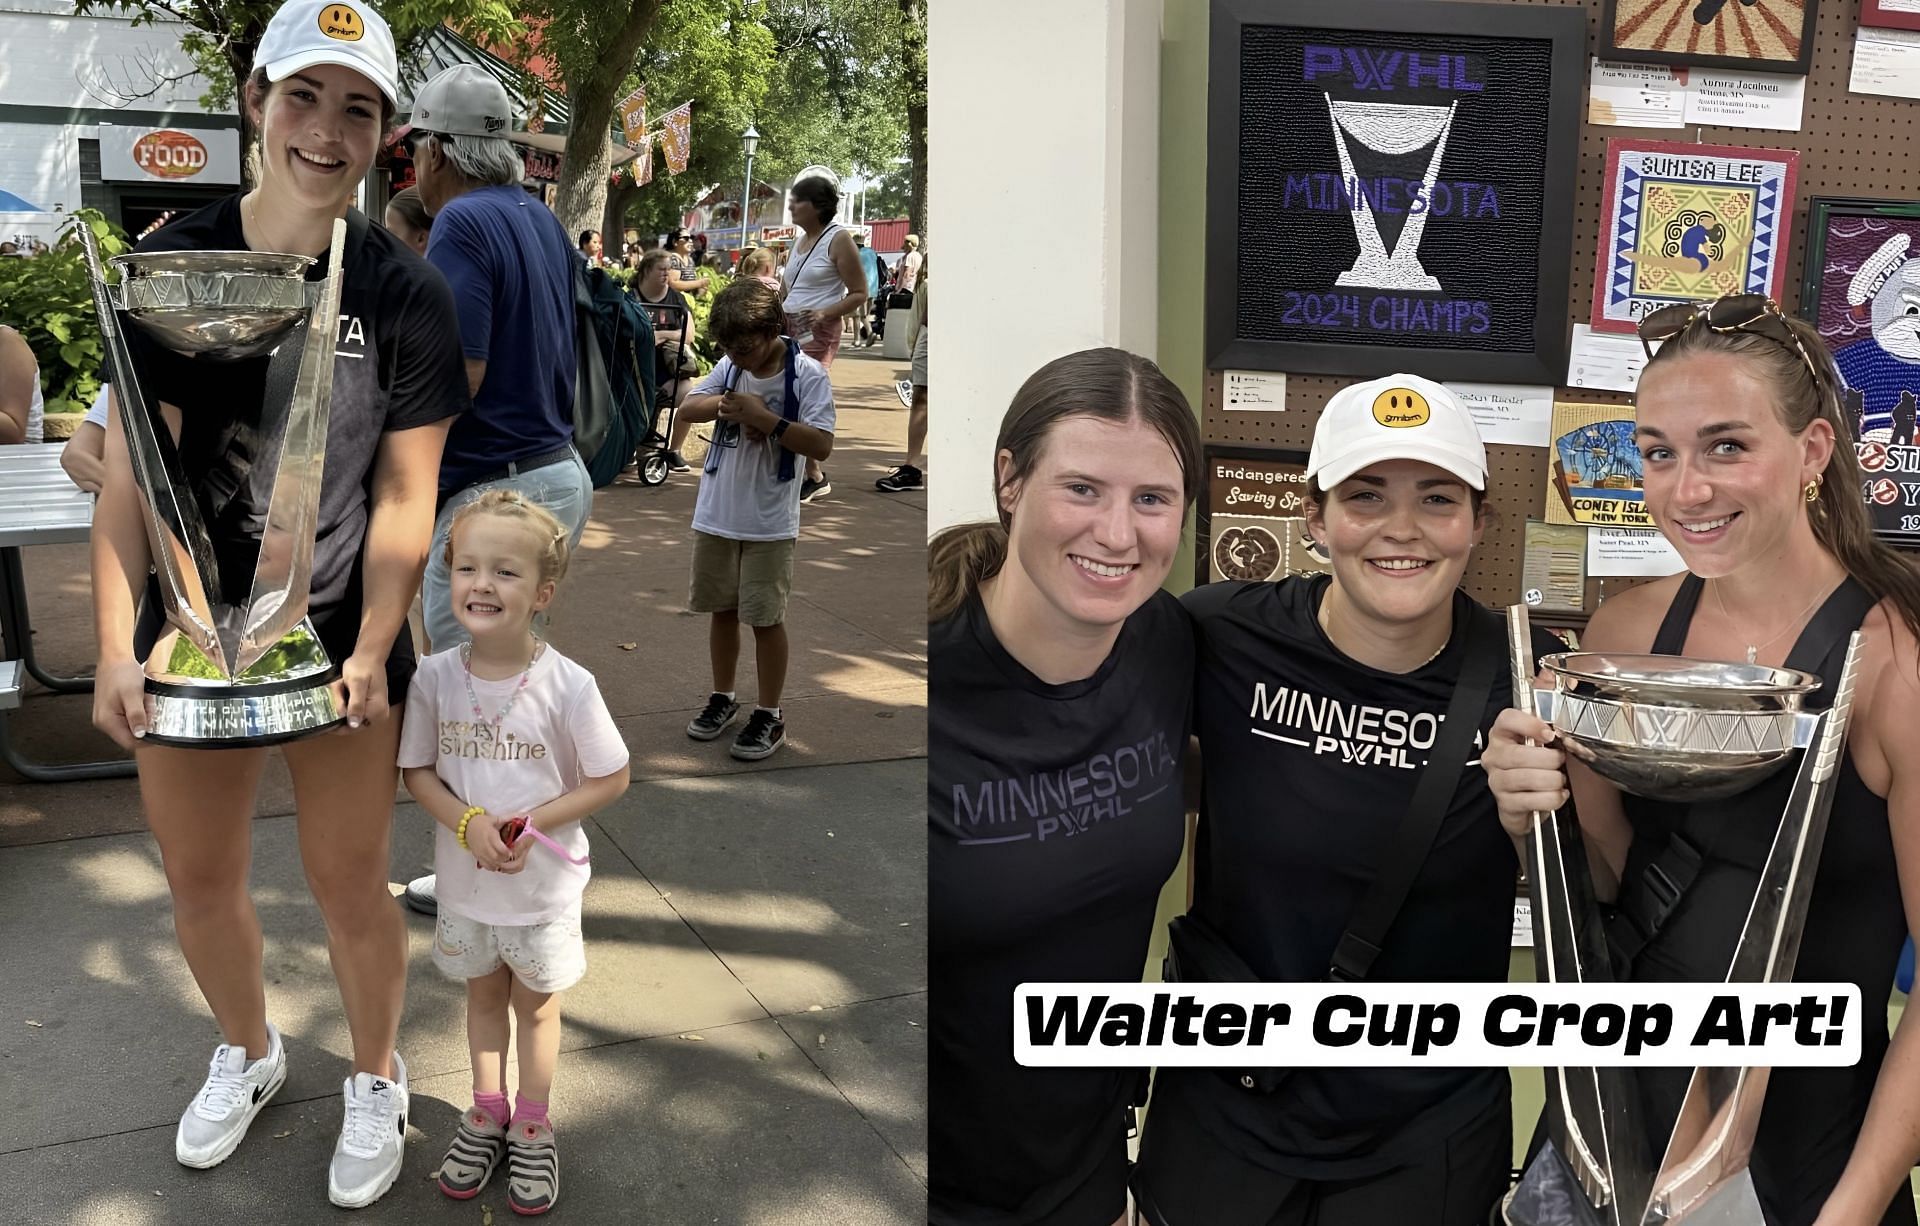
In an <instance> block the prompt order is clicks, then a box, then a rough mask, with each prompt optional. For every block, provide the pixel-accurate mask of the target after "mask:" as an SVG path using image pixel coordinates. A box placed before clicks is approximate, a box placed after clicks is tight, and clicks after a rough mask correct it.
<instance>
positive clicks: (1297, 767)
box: [1159, 575, 1566, 1179]
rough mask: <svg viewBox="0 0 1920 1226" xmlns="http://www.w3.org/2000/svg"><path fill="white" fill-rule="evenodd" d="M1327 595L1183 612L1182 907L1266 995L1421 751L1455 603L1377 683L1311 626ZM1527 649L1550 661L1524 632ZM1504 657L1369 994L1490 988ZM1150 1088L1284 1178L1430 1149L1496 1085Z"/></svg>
mask: <svg viewBox="0 0 1920 1226" xmlns="http://www.w3.org/2000/svg"><path fill="white" fill-rule="evenodd" d="M1330 581H1331V577H1330V576H1326V575H1317V576H1312V577H1308V578H1295V579H1287V580H1284V581H1282V582H1280V583H1215V584H1210V585H1208V586H1206V587H1203V588H1197V589H1195V590H1194V591H1192V592H1190V593H1188V595H1187V596H1186V598H1185V600H1184V602H1183V603H1184V604H1185V605H1186V607H1187V611H1188V612H1189V613H1190V614H1191V615H1192V616H1193V619H1194V632H1195V637H1196V639H1197V643H1198V661H1197V664H1196V667H1195V683H1194V684H1195V688H1194V732H1195V733H1196V734H1197V735H1198V736H1199V737H1200V753H1201V764H1202V769H1203V771H1204V773H1205V785H1206V786H1205V791H1204V794H1203V796H1204V798H1203V801H1202V808H1201V819H1200V830H1199V837H1198V846H1197V851H1196V859H1197V865H1196V870H1197V882H1196V887H1195V897H1194V911H1195V912H1196V914H1198V915H1199V916H1200V917H1201V918H1202V919H1204V920H1206V921H1207V922H1208V923H1209V924H1210V925H1212V926H1213V927H1214V928H1215V929H1216V930H1217V931H1219V932H1220V933H1221V934H1222V935H1223V936H1224V937H1225V938H1226V940H1227V941H1228V943H1229V944H1231V945H1232V946H1233V948H1234V949H1235V951H1237V952H1238V953H1239V954H1240V956H1241V958H1243V959H1244V960H1245V961H1246V963H1247V965H1248V966H1249V967H1250V968H1251V969H1252V970H1253V971H1255V972H1256V973H1257V974H1259V975H1260V977H1261V978H1262V979H1263V980H1269V981H1274V982H1289V983H1296V982H1310V981H1317V980H1322V979H1324V978H1325V977H1326V974H1327V967H1328V965H1329V963H1330V962H1331V961H1332V958H1333V949H1334V946H1335V944H1336V943H1337V942H1338V941H1339V939H1340V935H1341V933H1343V932H1344V931H1345V930H1346V927H1347V925H1348V923H1350V922H1351V921H1352V919H1353V915H1354V912H1355V910H1356V909H1357V908H1358V907H1359V904H1360V901H1361V899H1362V898H1363V897H1364V896H1365V894H1366V891H1367V889H1368V888H1369V887H1370V886H1371V885H1372V884H1373V879H1374V877H1375V876H1376V874H1377V872H1378V869H1379V866H1380V863H1381V861H1382V859H1383V858H1384V856H1385V852H1386V849H1387V848H1388V847H1389V846H1390V845H1391V844H1392V841H1393V839H1394V837H1395V833H1396V831H1397V829H1398V827H1399V824H1400V822H1401V820H1402V818H1404V817H1405V815H1406V812H1407V805H1408V803H1409V802H1410V801H1411V799H1412V796H1413V790H1414V786H1415V784H1416V783H1418V781H1419V779H1420V772H1421V768H1422V767H1423V766H1424V765H1425V764H1426V757H1425V751H1426V750H1427V749H1429V748H1430V747H1431V746H1432V745H1433V743H1434V740H1435V738H1436V737H1437V736H1438V733H1439V729H1440V725H1441V722H1442V720H1443V718H1444V716H1445V715H1446V711H1447V706H1448V704H1449V703H1450V702H1451V701H1452V698H1453V691H1454V688H1455V681H1456V679H1457V678H1458V677H1459V675H1460V669H1461V667H1462V665H1463V664H1464V662H1465V651H1466V648H1465V642H1464V630H1465V627H1466V625H1467V620H1468V615H1469V614H1470V613H1471V612H1472V610H1473V607H1474V606H1473V601H1472V600H1471V598H1469V597H1468V596H1467V595H1466V594H1465V593H1463V592H1457V593H1455V595H1454V608H1453V624H1454V630H1453V637H1452V638H1451V639H1450V640H1449V642H1448V643H1447V646H1446V647H1445V648H1444V649H1442V650H1441V652H1440V654H1439V655H1438V656H1437V657H1435V658H1434V659H1433V660H1432V661H1431V662H1429V663H1427V664H1426V665H1423V666H1422V667H1420V668H1418V669H1416V670H1414V671H1413V672H1411V673H1407V674H1404V675H1403V674H1396V673H1387V672H1381V671H1380V670H1378V669H1374V668H1370V667H1368V666H1366V665H1364V664H1361V663H1359V662H1357V661H1355V660H1353V659H1351V658H1350V657H1348V656H1346V655H1345V654H1343V653H1342V652H1341V651H1340V650H1339V648H1337V647H1335V646H1334V645H1333V643H1332V642H1331V641H1330V640H1329V639H1328V638H1327V636H1326V634H1325V632H1324V631H1322V630H1321V628H1320V625H1319V621H1318V618H1317V614H1318V611H1319V608H1320V602H1321V600H1322V598H1323V597H1324V596H1325V594H1326V591H1327V586H1328V584H1329V583H1330ZM1482 616H1484V614H1483V615H1482ZM1534 649H1535V652H1536V654H1546V653H1548V652H1552V651H1564V650H1565V649H1566V648H1565V646H1564V644H1561V643H1560V642H1559V640H1557V639H1555V638H1553V637H1552V636H1551V635H1549V634H1547V633H1546V632H1544V631H1536V632H1535V634H1534ZM1505 658H1506V653H1505V652H1502V653H1501V660H1502V661H1503V663H1502V664H1501V666H1500V667H1501V669H1502V673H1501V675H1500V676H1499V677H1497V678H1495V679H1494V684H1493V687H1492V691H1491V694H1490V696H1489V699H1488V703H1487V708H1486V713H1485V715H1484V717H1483V719H1482V721H1481V725H1480V731H1479V733H1478V734H1477V735H1476V737H1475V739H1474V743H1473V751H1472V755H1471V757H1470V758H1469V760H1468V764H1467V766H1466V769H1465V770H1464V771H1463V773H1462V774H1461V777H1460V783H1459V786H1458V789H1457V791H1456V793H1455V795H1454V798H1453V800H1452V802H1451V804H1450V805H1449V806H1448V810H1447V814H1446V817H1445V818H1444V819H1443V821H1442V824H1441V827H1440V831H1439V833H1438V834H1437V835H1436V836H1435V838H1434V843H1433V847H1432V850H1431V851H1430V852H1429V854H1428V857H1427V860H1426V863H1425V865H1424V866H1423V867H1422V869H1421V871H1420V875H1419V876H1418V877H1416V878H1415V879H1414V883H1413V887H1412V889H1411V890H1409V891H1408V894H1407V897H1406V901H1405V903H1404V904H1403V905H1402V907H1401V909H1400V911H1399V913H1398V915H1397V916H1396V918H1395V920H1394V924H1393V927H1392V928H1390V929H1389V930H1388V932H1387V936H1386V938H1385V940H1384V942H1383V947H1382V950H1381V953H1380V956H1379V958H1378V960H1376V961H1375V962H1374V964H1373V968H1372V970H1371V972H1370V973H1369V975H1368V978H1369V979H1370V980H1380V981H1438V982H1450V981H1496V982H1497V981H1503V980H1505V979H1506V977H1507V961H1508V951H1509V945H1510V941H1511V937H1512V924H1513V898H1514V878H1515V873H1516V871H1517V869H1518V860H1517V858H1516V856H1515V853H1514V848H1513V843H1512V840H1510V839H1509V838H1508V837H1507V835H1506V833H1505V831H1504V830H1503V829H1502V827H1501V825H1500V820H1499V816H1498V813H1497V811H1496V808H1495V805H1494V801H1493V795H1492V793H1491V792H1489V791H1488V789H1487V778H1486V774H1485V773H1484V772H1483V771H1482V770H1481V769H1480V766H1479V757H1480V748H1481V747H1482V746H1483V745H1484V744H1485V743H1486V742H1485V734H1486V730H1487V729H1488V728H1490V727H1491V726H1492V724H1493V721H1494V718H1495V717H1496V716H1497V715H1498V714H1499V713H1500V711H1501V710H1503V709H1505V708H1506V707H1508V706H1511V705H1512V701H1511V699H1512V693H1513V686H1512V683H1511V681H1510V680H1509V679H1508V678H1507V676H1506V673H1505V669H1506V665H1505V663H1504V661H1505ZM1159 1075H1160V1077H1161V1078H1162V1079H1163V1080H1164V1079H1166V1078H1168V1077H1180V1078H1182V1080H1183V1084H1182V1086H1181V1087H1180V1093H1181V1095H1182V1097H1183V1098H1188V1099H1192V1100H1195V1101H1196V1102H1198V1103H1199V1104H1200V1108H1199V1115H1200V1118H1201V1120H1202V1121H1203V1124H1204V1125H1205V1126H1206V1127H1207V1128H1208V1130H1209V1131H1210V1132H1212V1133H1213V1135H1214V1137H1215V1139H1216V1140H1218V1141H1219V1142H1220V1143H1221V1144H1223V1145H1226V1146H1227V1147H1228V1148H1230V1149H1231V1150H1233V1151H1234V1152H1236V1153H1239V1154H1240V1155H1241V1156H1243V1157H1245V1158H1247V1159H1248V1160H1249V1161H1253V1162H1257V1163H1259V1164H1261V1165H1263V1166H1266V1167H1269V1168H1271V1169H1274V1170H1277V1171H1280V1172H1281V1173H1284V1174H1287V1175H1291V1176H1294V1177H1296V1178H1304V1179H1340V1178H1364V1177H1366V1176H1368V1175H1373V1174H1378V1173H1380V1172H1381V1171H1385V1170H1389V1169H1391V1168H1393V1167H1394V1166H1397V1165H1400V1164H1401V1163H1403V1162H1405V1161H1407V1160H1408V1159H1409V1158H1410V1157H1413V1156H1415V1155H1417V1154H1418V1153H1419V1152H1422V1151H1426V1152H1431V1150H1432V1148H1433V1147H1434V1146H1435V1145H1437V1144H1439V1142H1440V1139H1441V1138H1442V1137H1444V1136H1445V1135H1446V1134H1447V1133H1448V1132H1450V1131H1452V1130H1453V1129H1455V1128H1457V1127H1459V1126H1461V1125H1463V1124H1465V1123H1466V1122H1467V1121H1469V1120H1471V1119H1473V1118H1474V1117H1475V1116H1476V1115H1478V1114H1479V1113H1480V1112H1481V1111H1484V1110H1487V1109H1488V1108H1489V1107H1490V1105H1491V1104H1492V1103H1493V1102H1495V1101H1496V1100H1500V1099H1504V1098H1505V1096H1506V1094H1507V1089H1508V1086H1507V1073H1506V1070H1504V1069H1469V1068H1462V1069H1452V1068H1413V1069H1407V1068H1400V1069H1370V1068H1364V1067H1362V1068H1352V1069H1298V1070H1295V1071H1294V1072H1293V1073H1292V1074H1291V1076H1289V1077H1288V1079H1287V1080H1286V1081H1285V1082H1284V1083H1283V1084H1282V1085H1281V1087H1280V1089H1279V1090H1278V1091H1277V1092H1275V1093H1274V1094H1272V1095H1262V1094H1258V1093H1252V1092H1249V1091H1247V1090H1244V1089H1242V1088H1240V1087H1239V1086H1238V1085H1237V1084H1236V1083H1235V1082H1233V1081H1231V1080H1229V1079H1228V1078H1227V1077H1226V1076H1224V1075H1223V1074H1222V1073H1220V1072H1218V1071H1215V1070H1208V1069H1177V1070H1176V1069H1166V1070H1162V1071H1161V1073H1160V1074H1159Z"/></svg>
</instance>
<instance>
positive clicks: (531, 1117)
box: [502, 1094, 550, 1124]
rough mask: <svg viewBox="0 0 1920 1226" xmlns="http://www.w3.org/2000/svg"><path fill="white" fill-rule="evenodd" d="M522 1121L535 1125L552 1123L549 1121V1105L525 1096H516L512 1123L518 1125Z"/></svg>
mask: <svg viewBox="0 0 1920 1226" xmlns="http://www.w3.org/2000/svg"><path fill="white" fill-rule="evenodd" d="M502 1101H504V1100H502ZM521 1120H527V1121H529V1122H531V1123H535V1124H546V1123H549V1122H550V1121H548V1119H547V1104H545V1103H541V1102H535V1101H534V1100H533V1099H531V1098H528V1097H527V1096H526V1095H524V1094H515V1095H514V1096H513V1120H512V1122H513V1123H515V1124H517V1123H519V1122H520V1121H521Z"/></svg>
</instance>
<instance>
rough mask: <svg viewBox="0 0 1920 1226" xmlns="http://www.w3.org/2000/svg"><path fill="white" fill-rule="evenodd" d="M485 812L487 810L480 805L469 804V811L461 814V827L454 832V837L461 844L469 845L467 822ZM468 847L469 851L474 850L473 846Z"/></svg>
mask: <svg viewBox="0 0 1920 1226" xmlns="http://www.w3.org/2000/svg"><path fill="white" fill-rule="evenodd" d="M485 812H486V810H485V809H482V808H481V807H480V806H479V805H469V806H468V807H467V811H466V812H464V813H462V814H461V815H460V828H459V829H458V830H456V831H454V832H453V837H454V838H455V839H457V840H459V842H460V846H462V847H466V846H467V823H468V822H470V821H472V820H473V819H474V818H476V817H479V816H480V815H481V814H482V813H485ZM467 849H468V850H469V851H471V850H472V848H467Z"/></svg>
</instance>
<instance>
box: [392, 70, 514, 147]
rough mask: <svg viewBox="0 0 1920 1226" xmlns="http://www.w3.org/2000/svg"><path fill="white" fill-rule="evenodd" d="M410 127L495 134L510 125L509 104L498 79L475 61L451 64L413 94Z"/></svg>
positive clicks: (455, 133) (503, 133) (454, 133)
mask: <svg viewBox="0 0 1920 1226" xmlns="http://www.w3.org/2000/svg"><path fill="white" fill-rule="evenodd" d="M409 122H411V123H412V124H413V126H414V127H416V128H419V129H420V130H422V131H425V132H438V133H440V134H442V135H444V136H498V137H500V138H501V139H503V140H504V139H506V137H507V136H508V135H509V133H510V131H511V129H512V127H513V104H512V103H511V102H510V101H508V99H507V87H506V86H504V85H502V84H500V79H499V78H498V77H496V76H494V75H493V74H492V73H490V72H488V71H487V70H486V69H484V68H482V67H480V66H479V65H477V64H455V65H454V66H453V67H451V68H449V69H447V70H446V71H445V72H442V73H440V74H439V75H438V76H436V77H434V78H433V80H431V81H428V82H427V83H426V84H425V85H422V86H421V87H420V90H419V92H418V93H416V94H414V96H413V118H412V119H411V120H410V121H409Z"/></svg>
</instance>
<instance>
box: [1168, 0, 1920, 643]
mask: <svg viewBox="0 0 1920 1226" xmlns="http://www.w3.org/2000/svg"><path fill="white" fill-rule="evenodd" d="M1503 2H1507V3H1517V4H1527V3H1538V4H1550V5H1556V6H1560V7H1573V8H1583V9H1585V10H1586V13H1587V58H1588V61H1589V62H1590V61H1591V58H1592V57H1593V55H1594V54H1595V53H1596V51H1597V48H1598V47H1599V45H1600V42H1599V27H1600V19H1601V10H1602V7H1603V5H1602V0H1503ZM1858 16H1859V2H1858V0H1822V2H1821V4H1820V12H1819V17H1818V20H1817V23H1816V28H1815V34H1814V52H1813V70H1812V72H1810V73H1809V74H1808V76H1807V90H1806V106H1805V109H1804V111H1803V112H1802V127H1801V129H1800V131H1798V132H1779V131H1772V130H1766V129H1752V128H1713V127H1707V128H1701V127H1689V128H1686V129H1684V130H1682V129H1658V130H1655V129H1646V128H1622V127H1600V126H1596V125H1593V124H1589V123H1586V122H1585V92H1586V91H1585V85H1584V83H1583V85H1582V90H1581V92H1582V104H1581V115H1582V122H1581V126H1580V160H1579V167H1578V175H1577V180H1576V182H1575V186H1574V206H1573V207H1574V216H1573V250H1572V251H1571V252H1568V253H1567V259H1568V261H1569V267H1570V269H1571V273H1572V275H1571V278H1570V279H1569V281H1568V287H1567V288H1568V294H1567V302H1566V304H1565V305H1566V311H1567V317H1566V319H1565V320H1563V321H1562V323H1561V326H1562V327H1563V328H1566V329H1567V330H1568V331H1569V332H1571V329H1572V326H1573V324H1575V323H1585V322H1588V321H1589V317H1590V315H1591V313H1592V304H1593V269H1594V259H1595V254H1596V245H1597V243H1598V241H1599V228H1600V208H1601V193H1602V186H1603V179H1604V176H1605V168H1606V142H1607V138H1608V137H1618V136H1632V137H1643V138H1653V139H1660V140H1684V141H1692V142H1696V143H1706V144H1721V145H1746V146H1753V147H1757V148H1763V149H1797V150H1799V151H1800V171H1799V185H1798V187H1797V188H1796V190H1795V193H1794V194H1795V199H1794V209H1793V212H1794V217H1793V224H1792V228H1791V234H1790V239H1789V245H1788V261H1787V272H1786V279H1785V281H1784V282H1783V290H1782V293H1783V294H1785V295H1786V297H1787V298H1788V299H1789V301H1787V302H1783V303H1782V304H1781V305H1782V306H1783V307H1785V308H1786V309H1787V310H1788V311H1793V310H1794V309H1796V308H1797V306H1798V301H1797V296H1798V293H1799V286H1800V274H1801V268H1802V265H1803V263H1804V260H1805V247H1806V243H1805V239H1806V233H1805V231H1806V222H1807V200H1808V198H1809V197H1812V196H1866V197H1872V198H1876V199H1889V200H1907V199H1915V198H1920V126H1916V123H1915V120H1916V119H1920V102H1917V101H1913V100H1909V99H1905V98H1883V97H1879V96H1877V95H1869V94H1854V93H1849V92H1848V91H1847V78H1848V74H1849V72H1850V70H1851V68H1852V65H1853V38H1854V32H1855V29H1856V27H1857V19H1858ZM1410 373H1413V374H1419V373H1420V371H1419V370H1418V369H1417V368H1414V369H1412V370H1411V371H1410ZM1354 382H1358V380H1355V379H1350V378H1347V377H1344V376H1330V375H1316V374H1295V373H1293V372H1291V371H1289V372H1287V399H1286V410H1285V412H1280V413H1258V412H1246V411H1241V410H1236V411H1234V412H1232V413H1227V412H1224V411H1223V410H1222V407H1221V375H1220V372H1219V371H1208V372H1207V377H1206V386H1205V391H1204V397H1205V400H1204V410H1203V414H1202V419H1201V427H1202V432H1203V434H1204V436H1205V438H1206V441H1207V442H1209V443H1219V444H1223V445H1240V446H1256V447H1260V446H1264V447H1285V448H1292V449H1295V450H1299V451H1302V452H1304V451H1306V450H1307V448H1308V446H1309V445H1310V444H1311V442H1312V440H1313V428H1314V423H1315V422H1317V421H1318V420H1319V417H1320V410H1321V408H1322V407H1323V406H1324V405H1325V404H1326V403H1327V400H1328V399H1329V398H1330V397H1331V396H1332V395H1333V394H1334V393H1335V392H1336V391H1338V390H1340V389H1341V388H1342V387H1345V386H1347V385H1348V384H1350V383H1354ZM1556 398H1557V399H1560V400H1578V401H1583V402H1591V403H1615V404H1624V403H1627V402H1628V401H1629V400H1630V397H1627V396H1624V395H1619V394H1615V393H1610V392H1596V391H1590V390H1586V389H1580V390H1578V391H1575V390H1573V389H1569V388H1564V387H1562V388H1559V389H1556ZM1547 461H1548V452H1547V451H1546V450H1544V449H1542V448H1538V447H1510V446H1498V445H1496V446H1489V447H1488V448H1487V466H1488V472H1487V505H1488V506H1489V508H1490V509H1491V510H1492V511H1493V512H1494V514H1493V517H1492V519H1491V520H1490V522H1489V523H1488V526H1487V532H1486V536H1485V537H1484V538H1483V540H1482V542H1481V544H1480V546H1479V548H1477V549H1476V550H1474V555H1473V561H1472V563H1471V564H1470V565H1469V566H1468V568H1467V573H1466V577H1465V580H1464V582H1465V586H1466V588H1467V590H1468V591H1469V592H1471V593H1472V594H1473V595H1474V596H1475V597H1476V598H1477V599H1479V600H1481V601H1482V602H1484V603H1486V604H1490V605H1493V606H1495V607H1499V606H1502V605H1507V604H1511V603H1513V602H1514V601H1516V600H1518V599H1519V595H1520V570H1521V560H1522V553H1523V552H1524V546H1525V538H1526V523H1527V520H1528V519H1538V518H1540V517H1541V516H1542V514H1543V508H1544V505H1545V499H1546V489H1547ZM1635 582H1639V581H1638V580H1632V579H1607V580H1596V579H1590V580H1588V583H1587V608H1588V610H1589V611H1591V610H1592V609H1593V608H1594V607H1595V606H1596V604H1597V603H1598V602H1599V601H1600V600H1602V599H1604V598H1605V596H1606V594H1607V592H1608V590H1609V589H1611V590H1613V591H1619V590H1621V589H1623V588H1624V587H1627V586H1629V585H1631V584H1633V583H1635ZM1540 620H1541V621H1544V622H1550V623H1553V624H1561V623H1562V622H1563V621H1567V620H1571V621H1575V622H1577V621H1579V620H1581V619H1578V618H1574V619H1565V618H1558V617H1550V616H1546V615H1542V616H1541V617H1540Z"/></svg>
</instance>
